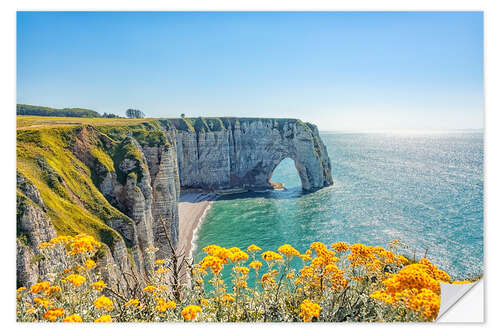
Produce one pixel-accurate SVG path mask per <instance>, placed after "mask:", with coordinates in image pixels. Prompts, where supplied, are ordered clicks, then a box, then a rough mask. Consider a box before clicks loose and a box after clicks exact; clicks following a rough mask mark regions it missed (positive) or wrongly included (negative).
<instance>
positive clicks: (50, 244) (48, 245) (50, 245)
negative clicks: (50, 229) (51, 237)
mask: <svg viewBox="0 0 500 333" xmlns="http://www.w3.org/2000/svg"><path fill="white" fill-rule="evenodd" d="M52 246H54V244H52V243H48V242H43V243H40V245H38V248H39V249H45V248H47V247H52Z"/></svg>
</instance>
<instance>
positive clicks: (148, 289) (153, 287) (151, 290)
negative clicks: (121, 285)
mask: <svg viewBox="0 0 500 333" xmlns="http://www.w3.org/2000/svg"><path fill="white" fill-rule="evenodd" d="M155 290H156V287H155V286H152V285H149V286H146V287H144V291H145V292H147V293H152V292H153V291H155Z"/></svg>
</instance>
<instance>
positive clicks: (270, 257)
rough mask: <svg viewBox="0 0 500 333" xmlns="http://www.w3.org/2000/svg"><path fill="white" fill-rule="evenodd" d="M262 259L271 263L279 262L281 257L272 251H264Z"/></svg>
mask: <svg viewBox="0 0 500 333" xmlns="http://www.w3.org/2000/svg"><path fill="white" fill-rule="evenodd" d="M262 259H264V260H265V261H273V260H281V259H283V257H282V256H281V255H280V254H278V253H276V252H274V251H266V252H264V253H262Z"/></svg>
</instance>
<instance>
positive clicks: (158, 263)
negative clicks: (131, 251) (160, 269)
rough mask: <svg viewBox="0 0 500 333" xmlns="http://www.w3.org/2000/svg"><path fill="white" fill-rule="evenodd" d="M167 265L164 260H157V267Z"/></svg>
mask: <svg viewBox="0 0 500 333" xmlns="http://www.w3.org/2000/svg"><path fill="white" fill-rule="evenodd" d="M164 263H165V260H164V259H157V260H155V265H163V264H164Z"/></svg>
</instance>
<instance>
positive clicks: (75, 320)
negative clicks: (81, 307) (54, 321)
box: [64, 314, 82, 323]
mask: <svg viewBox="0 0 500 333" xmlns="http://www.w3.org/2000/svg"><path fill="white" fill-rule="evenodd" d="M64 322H65V323H81V322H82V317H80V316H79V315H77V314H72V315H71V316H67V317H66V318H64Z"/></svg>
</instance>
